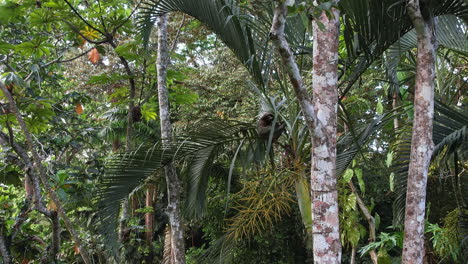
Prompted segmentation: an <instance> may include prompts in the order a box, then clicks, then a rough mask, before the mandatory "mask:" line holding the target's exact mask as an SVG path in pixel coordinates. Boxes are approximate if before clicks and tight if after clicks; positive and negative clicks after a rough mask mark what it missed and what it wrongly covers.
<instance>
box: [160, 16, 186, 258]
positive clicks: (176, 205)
mask: <svg viewBox="0 0 468 264" xmlns="http://www.w3.org/2000/svg"><path fill="white" fill-rule="evenodd" d="M168 62H169V52H168V48H167V16H166V15H162V16H160V17H159V20H158V58H157V61H156V64H157V65H156V68H157V71H158V97H159V117H160V123H161V138H162V143H163V145H169V144H170V143H171V139H172V132H171V121H170V111H169V93H168V91H167V86H166V75H167V65H168ZM164 170H165V174H166V184H167V199H168V201H167V213H168V215H169V223H170V225H171V235H172V243H171V245H172V249H173V252H174V263H175V264H183V263H185V245H184V230H183V222H182V214H181V208H180V197H181V193H182V182H181V180H180V178H179V176H178V175H177V171H176V169H175V167H174V165H173V164H172V163H171V164H167V165H166V166H164Z"/></svg>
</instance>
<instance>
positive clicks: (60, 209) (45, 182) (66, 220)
mask: <svg viewBox="0 0 468 264" xmlns="http://www.w3.org/2000/svg"><path fill="white" fill-rule="evenodd" d="M0 89H1V90H2V91H3V94H4V95H5V97H6V98H7V99H8V101H9V104H10V110H11V112H13V113H14V114H15V116H16V120H17V121H18V123H19V125H20V127H21V130H22V131H23V134H24V137H25V138H26V142H27V144H28V147H29V150H30V151H31V153H32V157H33V160H34V164H33V166H34V168H35V169H36V170H37V171H38V172H39V177H40V179H41V181H42V184H43V185H44V187H45V189H46V191H47V194H48V195H49V197H50V199H51V200H52V201H53V202H54V203H55V205H56V206H57V211H58V213H59V214H60V216H61V217H62V219H63V221H64V223H65V226H66V227H67V229H68V231H69V232H70V234H71V236H72V239H73V240H74V242H75V244H76V246H77V247H78V248H79V250H80V254H81V256H82V258H83V261H84V262H85V263H86V264H91V260H90V258H89V254H88V251H87V250H86V249H85V248H83V247H82V245H81V240H80V238H79V237H78V234H77V233H76V231H75V229H74V227H73V224H72V223H71V221H70V219H69V218H68V216H67V214H66V213H65V211H64V209H63V207H62V203H61V202H60V199H59V198H58V196H57V194H56V193H55V192H54V190H53V189H52V187H51V186H50V184H49V181H48V177H47V175H46V173H45V170H44V167H43V165H42V160H41V158H40V157H39V154H38V153H37V151H36V148H35V146H34V142H33V140H32V137H31V133H30V132H29V129H28V128H27V126H26V123H25V122H24V119H23V117H22V116H21V113H20V112H19V109H18V107H17V106H16V103H15V101H14V99H13V97H12V96H11V94H10V92H9V91H8V89H7V88H6V87H5V85H4V84H3V82H0Z"/></svg>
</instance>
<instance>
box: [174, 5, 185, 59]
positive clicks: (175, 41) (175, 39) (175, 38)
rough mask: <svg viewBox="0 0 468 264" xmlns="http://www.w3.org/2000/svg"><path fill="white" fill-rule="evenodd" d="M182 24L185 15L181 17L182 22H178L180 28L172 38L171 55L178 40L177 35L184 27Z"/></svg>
mask: <svg viewBox="0 0 468 264" xmlns="http://www.w3.org/2000/svg"><path fill="white" fill-rule="evenodd" d="M184 24H185V14H183V15H182V22H180V26H179V28H178V29H177V33H176V35H175V37H174V41H173V42H172V45H171V53H172V52H174V50H175V48H176V45H177V42H178V40H179V35H180V32H181V31H182V27H183V26H184Z"/></svg>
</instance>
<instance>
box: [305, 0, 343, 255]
mask: <svg viewBox="0 0 468 264" xmlns="http://www.w3.org/2000/svg"><path fill="white" fill-rule="evenodd" d="M334 2H335V3H337V2H338V1H334ZM330 12H331V14H332V17H328V16H327V15H326V13H325V12H322V14H321V15H320V17H319V18H318V19H317V18H316V19H314V20H313V21H312V32H313V38H314V43H313V75H312V78H313V79H312V81H313V86H312V87H313V98H314V102H313V106H314V110H315V113H316V114H317V119H318V120H319V122H320V124H321V125H320V126H316V127H315V131H314V132H315V133H314V134H315V135H314V136H313V142H312V179H311V189H312V219H313V220H314V228H313V232H314V261H315V263H320V264H324V263H341V243H340V230H339V216H338V192H337V189H336V188H337V184H336V183H337V180H336V119H337V106H338V75H337V70H338V36H339V29H340V13H339V11H338V10H337V9H335V8H332V9H331V10H330ZM319 23H321V24H322V25H323V27H324V29H323V30H322V29H320V27H319ZM323 130H324V131H323Z"/></svg>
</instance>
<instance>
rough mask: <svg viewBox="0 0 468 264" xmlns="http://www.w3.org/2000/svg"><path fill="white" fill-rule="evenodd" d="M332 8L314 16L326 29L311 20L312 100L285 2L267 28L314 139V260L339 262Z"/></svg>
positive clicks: (336, 26)
mask: <svg viewBox="0 0 468 264" xmlns="http://www.w3.org/2000/svg"><path fill="white" fill-rule="evenodd" d="M335 2H337V1H335ZM331 12H332V14H333V17H332V18H328V17H327V16H326V15H325V12H323V13H322V15H321V16H320V18H319V19H318V20H319V22H321V23H322V24H323V25H324V27H325V30H324V31H321V30H320V29H319V28H318V26H317V23H316V22H314V23H313V30H314V31H313V34H314V68H313V71H314V74H313V89H314V97H313V100H312V99H311V98H310V95H309V93H308V92H307V90H306V89H305V87H304V85H303V80H302V77H301V74H300V71H299V68H298V66H297V63H296V61H295V59H294V56H293V53H292V51H291V49H290V47H289V45H288V42H287V40H286V39H285V37H284V26H285V22H286V15H287V7H286V3H285V2H284V1H277V6H276V7H275V12H274V17H273V22H272V26H271V30H270V39H271V40H272V42H273V44H274V45H275V47H276V48H277V50H278V53H279V55H280V57H281V60H282V62H283V64H284V65H285V66H286V67H285V68H286V71H287V74H288V76H289V80H290V82H291V85H292V87H293V89H294V92H295V94H296V97H297V99H298V101H299V104H300V106H301V110H302V113H303V114H304V117H305V121H306V124H307V127H308V129H309V131H310V134H311V140H312V142H313V148H312V170H311V190H312V193H311V196H312V218H313V220H314V222H313V253H314V262H315V263H340V262H341V243H340V233H339V218H338V193H337V190H336V173H335V168H336V112H337V104H338V88H337V87H338V86H337V63H338V35H339V12H338V10H336V9H332V10H331Z"/></svg>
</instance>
